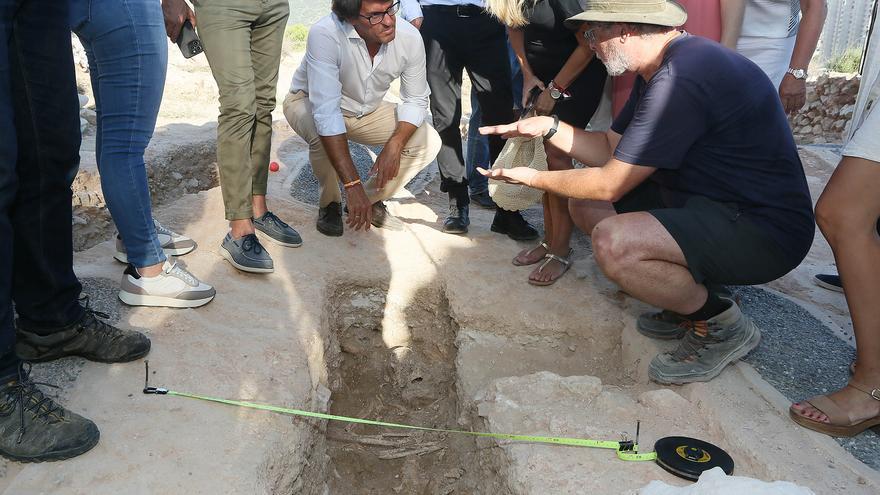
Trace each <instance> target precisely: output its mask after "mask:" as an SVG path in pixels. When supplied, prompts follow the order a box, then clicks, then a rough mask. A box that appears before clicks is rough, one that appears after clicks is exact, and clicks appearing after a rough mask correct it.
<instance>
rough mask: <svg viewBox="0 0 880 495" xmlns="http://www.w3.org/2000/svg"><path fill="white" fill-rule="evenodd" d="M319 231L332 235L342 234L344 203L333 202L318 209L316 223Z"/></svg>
mask: <svg viewBox="0 0 880 495" xmlns="http://www.w3.org/2000/svg"><path fill="white" fill-rule="evenodd" d="M315 228H317V229H318V232H320V233H322V234H324V235H328V236H331V237H339V236H341V235H342V205H341V204H339V203H337V202H335V201H334V202H333V203H330V204H329V205H327V206H325V207H323V208H319V209H318V221H317V222H316V223H315Z"/></svg>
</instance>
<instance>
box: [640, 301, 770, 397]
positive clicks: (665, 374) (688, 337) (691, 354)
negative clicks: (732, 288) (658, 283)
mask: <svg viewBox="0 0 880 495" xmlns="http://www.w3.org/2000/svg"><path fill="white" fill-rule="evenodd" d="M689 327H690V328H688V329H687V331H686V332H685V334H684V338H683V339H682V341H681V343H680V344H679V345H678V348H677V349H675V350H674V351H672V352H665V353H663V354H658V355H657V356H656V357H654V359H653V360H652V361H651V366H650V367H649V368H648V375H649V376H650V377H651V379H652V380H654V381H655V382H658V383H662V384H666V385H668V384H676V385H681V384H684V383H691V382H707V381H709V380H711V379H712V378H715V377H716V376H718V374H719V373H721V371H723V370H724V367H725V366H727V365H728V364H730V363H732V362H734V361H738V360H739V359H742V358H743V357H745V356H746V354H748V353H749V352H751V351H752V349H754V348H755V347H757V346H758V342H760V340H761V332H760V330H758V327H757V326H755V323H754V322H753V321H752V319H751V318H749V317H748V316H746V315H744V314H742V311H740V309H739V306H738V305H736V304H732V305H731V306H730V308H728V309H727V310H725V311H724V312H722V313H721V314H719V315H718V316H715V317H713V318H710V319H708V320H705V321H694V322H690V325H689Z"/></svg>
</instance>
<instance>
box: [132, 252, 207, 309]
mask: <svg viewBox="0 0 880 495" xmlns="http://www.w3.org/2000/svg"><path fill="white" fill-rule="evenodd" d="M216 294H217V292H216V291H215V290H214V288H213V287H211V286H210V285H208V284H206V283H204V282H200V281H199V279H197V278H196V277H195V276H194V275H193V274H191V273H190V272H188V271H186V270H185V269H184V268H183V267H181V266H180V265H178V264H177V263H176V262H171V261H167V260H166V261H165V263H164V264H163V265H162V271H161V272H159V274H158V275H156V276H155V277H145V276H142V275H141V274H140V273H139V272H138V270H137V268H135V267H134V266H133V265H128V268H126V269H125V273H124V274H123V275H122V288H121V289H120V290H119V299H120V300H121V301H122V302H124V303H125V304H128V305H129V306H164V307H169V308H197V307H199V306H204V305H205V304H208V303H209V302H211V300H212V299H214V296H215V295H216Z"/></svg>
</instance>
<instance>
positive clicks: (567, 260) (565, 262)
mask: <svg viewBox="0 0 880 495" xmlns="http://www.w3.org/2000/svg"><path fill="white" fill-rule="evenodd" d="M571 253H572V250H571V249H569V250H568V256H566V257H564V258H563V257H562V256H556V255H555V254H552V253H547V254H545V255H544V262H543V263H541V266H539V267H538V273H541V272H543V271H544V268H546V267H547V265H549V264H550V262H551V261H556V262H558V263H560V264H561V265H562V271H561V272H559V275H557V276H556V277H555V278H551V279H550V280H548V281H546V282H540V281H538V280H532V279H531V278H530V279H529V283H530V284H532V285H537V286H539V287H546V286H548V285H553V284H555V283H556V281H557V280H559V279H560V278H562V276H563V275H565V272H567V271H568V269H569V268H571Z"/></svg>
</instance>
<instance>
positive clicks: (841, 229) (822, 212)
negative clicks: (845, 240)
mask: <svg viewBox="0 0 880 495" xmlns="http://www.w3.org/2000/svg"><path fill="white" fill-rule="evenodd" d="M860 219H861V215H858V214H857V213H855V210H854V209H853V208H850V207H848V206H847V205H844V204H841V202H840V201H837V200H835V199H834V197H833V196H832V195H830V194H822V196H820V197H819V201H817V202H816V224H817V225H818V226H819V230H821V231H822V234H823V235H824V236H825V238H826V239H828V242H829V243H830V244H831V245H832V246H834V245H836V244H837V240H838V239H839V238H841V237H843V236H849V235H852V234H854V233H855V232H849V231H850V230H860V227H861V225H855V224H856V223H861V222H860ZM872 225H873V223H872ZM865 231H866V232H868V231H869V230H868V229H865Z"/></svg>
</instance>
